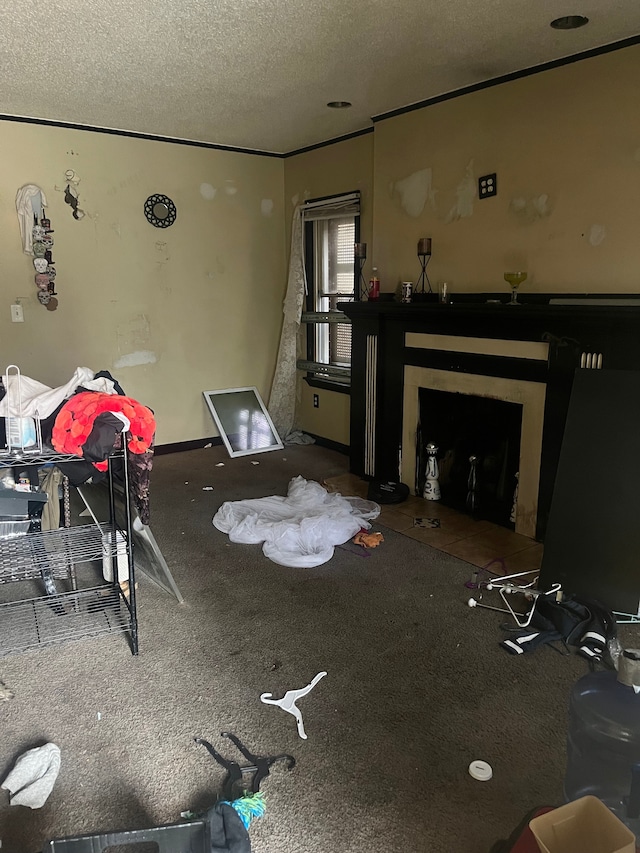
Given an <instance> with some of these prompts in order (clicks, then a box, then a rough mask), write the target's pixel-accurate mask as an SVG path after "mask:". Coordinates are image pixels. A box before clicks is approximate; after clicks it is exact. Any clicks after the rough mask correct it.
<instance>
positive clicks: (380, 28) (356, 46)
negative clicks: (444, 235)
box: [0, 0, 640, 153]
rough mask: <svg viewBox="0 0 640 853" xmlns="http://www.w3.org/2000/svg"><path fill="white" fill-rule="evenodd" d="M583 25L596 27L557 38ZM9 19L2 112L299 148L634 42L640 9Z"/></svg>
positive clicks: (207, 6)
mask: <svg viewBox="0 0 640 853" xmlns="http://www.w3.org/2000/svg"><path fill="white" fill-rule="evenodd" d="M568 14H569V15H572V14H581V15H586V16H587V17H588V18H589V19H590V23H589V24H588V26H586V27H583V28H581V29H578V30H572V31H565V32H562V31H556V30H553V29H551V28H550V27H549V22H550V21H551V20H552V19H553V18H557V17H559V16H561V15H568ZM0 23H1V24H2V27H1V30H0V31H1V32H2V42H1V43H0V113H3V114H5V115H15V116H28V117H32V118H41V119H52V120H56V121H62V122H71V123H75V124H87V125H93V126H97V127H107V128H116V129H119V130H127V131H135V132H139V133H147V134H155V135H160V136H170V137H179V138H182V139H190V140H198V141H201V142H211V143H216V144H219V145H230V146H237V147H241V148H249V149H255V150H260V151H271V152H277V153H285V152H289V151H292V150H296V149H299V148H302V147H305V146H307V145H314V144H316V143H319V142H323V141H325V140H328V139H332V138H335V137H337V136H342V135H344V134H348V133H352V132H354V131H357V130H362V129H363V128H367V127H370V126H371V117H372V116H375V115H379V114H381V113H385V112H389V111H391V110H394V109H397V108H400V107H403V106H406V105H408V104H411V103H416V102H417V101H422V100H425V99H427V98H431V97H433V96H436V95H440V94H443V93H445V92H449V91H452V90H455V89H459V88H461V87H464V86H469V85H472V84H474V83H479V82H482V81H484V80H489V79H491V78H494V77H498V76H501V75H504V74H508V73H510V72H513V71H518V70H521V69H525V68H530V67H532V66H535V65H539V64H540V63H545V62H548V61H550V60H554V59H559V58H562V57H566V56H571V55H574V54H576V53H581V52H583V51H586V50H589V49H592V48H595V47H599V46H602V45H607V44H610V43H612V42H616V41H619V40H621V39H625V38H628V37H630V36H635V35H637V34H638V33H640V3H639V2H638V0H608V2H604V0H571V2H570V3H569V2H566V3H565V2H558V0H484V2H478V0H392V2H390V0H350V2H345V0H313V2H311V0H307V2H302V0H163V2H158V0H108V2H104V0H100V2H97V0H55V2H52V3H46V2H45V3H38V2H35V0H17V2H16V3H13V4H11V3H4V4H2V8H1V9H0ZM332 100H347V101H351V102H352V104H353V107H352V108H351V109H348V110H330V109H328V108H327V107H326V103H327V101H332Z"/></svg>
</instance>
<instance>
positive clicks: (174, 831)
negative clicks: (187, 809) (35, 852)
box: [42, 803, 251, 853]
mask: <svg viewBox="0 0 640 853" xmlns="http://www.w3.org/2000/svg"><path fill="white" fill-rule="evenodd" d="M150 844H153V845H154V846H155V847H156V849H157V851H158V853H251V841H250V839H249V833H248V832H247V830H246V829H245V828H244V825H243V823H242V821H241V819H240V818H239V817H238V814H237V812H236V811H235V809H233V808H232V807H231V806H230V805H227V804H226V803H217V804H216V805H215V806H214V807H213V808H212V809H209V811H208V812H207V814H206V815H205V816H204V818H202V819H199V820H192V821H189V822H186V823H173V824H168V825H166V826H156V827H152V828H151V829H136V830H131V831H127V832H110V833H105V834H104V835H80V836H77V837H76V838H61V839H60V840H58V841H50V842H49V843H48V844H47V845H46V847H45V848H44V850H43V851H42V853H104V851H106V850H111V848H117V849H119V850H121V849H126V850H127V851H131V853H136V848H139V849H140V853H147V851H148V850H149V845H150Z"/></svg>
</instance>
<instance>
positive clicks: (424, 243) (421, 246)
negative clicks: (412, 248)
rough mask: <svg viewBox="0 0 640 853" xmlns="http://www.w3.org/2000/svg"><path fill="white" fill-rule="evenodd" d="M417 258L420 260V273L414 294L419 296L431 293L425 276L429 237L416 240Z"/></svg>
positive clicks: (429, 243) (429, 244)
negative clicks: (426, 288)
mask: <svg viewBox="0 0 640 853" xmlns="http://www.w3.org/2000/svg"><path fill="white" fill-rule="evenodd" d="M418 258H419V259H420V266H421V272H420V276H419V278H418V281H417V283H416V289H415V291H414V293H417V294H420V295H423V294H429V293H433V290H432V289H431V282H430V281H429V276H428V275H427V264H428V263H429V261H430V260H431V237H421V238H420V239H419V240H418ZM425 285H426V286H427V287H428V290H425Z"/></svg>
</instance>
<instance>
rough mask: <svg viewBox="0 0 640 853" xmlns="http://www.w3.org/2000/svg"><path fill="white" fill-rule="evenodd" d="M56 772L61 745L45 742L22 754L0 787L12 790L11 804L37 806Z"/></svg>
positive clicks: (55, 776)
mask: <svg viewBox="0 0 640 853" xmlns="http://www.w3.org/2000/svg"><path fill="white" fill-rule="evenodd" d="M59 772H60V748H59V747H58V746H56V745H55V743H45V745H44V746H36V747H35V748H34V749H30V750H28V752H25V753H24V754H23V755H21V756H20V758H19V759H18V760H17V761H16V763H15V766H14V768H13V770H12V771H11V772H10V773H9V775H8V776H7V778H6V779H5V780H4V782H3V783H2V786H1V787H3V788H5V790H7V791H9V793H10V794H11V797H10V801H9V802H10V804H11V805H12V806H29V808H31V809H39V808H40V807H41V806H43V805H44V804H45V803H46V801H47V797H48V796H49V794H50V793H51V791H52V790H53V786H54V783H55V781H56V779H57V778H58V773H59Z"/></svg>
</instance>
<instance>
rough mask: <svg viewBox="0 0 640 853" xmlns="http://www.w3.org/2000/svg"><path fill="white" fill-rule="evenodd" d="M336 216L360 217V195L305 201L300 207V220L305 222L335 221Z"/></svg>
mask: <svg viewBox="0 0 640 853" xmlns="http://www.w3.org/2000/svg"><path fill="white" fill-rule="evenodd" d="M336 216H360V193H359V192H352V193H346V194H345V195H338V196H333V197H331V198H325V199H320V200H319V201H307V202H305V203H304V204H303V206H302V218H303V220H304V221H305V222H315V221H317V220H319V219H335V217H336ZM352 251H353V249H352Z"/></svg>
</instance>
